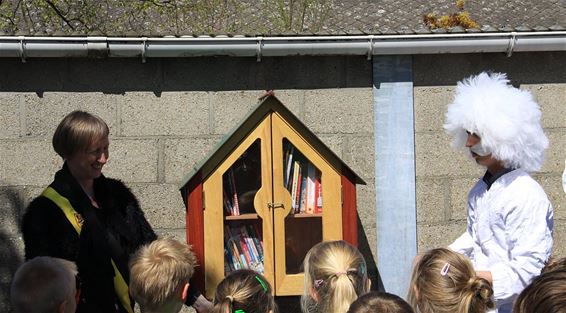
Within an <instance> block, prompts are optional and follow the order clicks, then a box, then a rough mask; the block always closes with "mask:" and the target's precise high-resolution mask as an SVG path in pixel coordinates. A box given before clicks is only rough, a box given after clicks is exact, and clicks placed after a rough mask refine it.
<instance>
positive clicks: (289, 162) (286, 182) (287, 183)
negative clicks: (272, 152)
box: [285, 145, 295, 189]
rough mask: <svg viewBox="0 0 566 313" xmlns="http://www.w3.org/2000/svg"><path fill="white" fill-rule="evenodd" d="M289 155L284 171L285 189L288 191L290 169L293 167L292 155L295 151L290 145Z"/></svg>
mask: <svg viewBox="0 0 566 313" xmlns="http://www.w3.org/2000/svg"><path fill="white" fill-rule="evenodd" d="M289 146H290V148H289V155H288V157H287V166H286V168H285V169H286V171H285V188H287V189H289V186H290V185H291V184H290V180H291V173H292V167H293V153H294V150H295V147H293V146H292V145H289Z"/></svg>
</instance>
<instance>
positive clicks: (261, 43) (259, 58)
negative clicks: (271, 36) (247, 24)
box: [256, 37, 263, 62]
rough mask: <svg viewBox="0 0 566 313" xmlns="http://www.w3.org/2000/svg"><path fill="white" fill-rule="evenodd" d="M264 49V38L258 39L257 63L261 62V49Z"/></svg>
mask: <svg viewBox="0 0 566 313" xmlns="http://www.w3.org/2000/svg"><path fill="white" fill-rule="evenodd" d="M262 47H263V37H257V43H256V56H257V57H256V62H261V49H262Z"/></svg>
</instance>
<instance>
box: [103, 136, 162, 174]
mask: <svg viewBox="0 0 566 313" xmlns="http://www.w3.org/2000/svg"><path fill="white" fill-rule="evenodd" d="M157 158H158V145H157V140H149V139H131V140H130V139H115V140H111V141H110V155H109V159H108V163H107V164H106V166H105V167H104V168H105V169H104V173H105V175H107V176H108V177H112V178H117V179H120V180H123V181H125V182H157Z"/></svg>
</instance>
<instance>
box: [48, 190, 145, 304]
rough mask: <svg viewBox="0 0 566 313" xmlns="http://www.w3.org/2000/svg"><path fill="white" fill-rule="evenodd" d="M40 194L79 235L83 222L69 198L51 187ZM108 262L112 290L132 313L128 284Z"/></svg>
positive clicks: (114, 265)
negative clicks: (112, 281) (111, 274)
mask: <svg viewBox="0 0 566 313" xmlns="http://www.w3.org/2000/svg"><path fill="white" fill-rule="evenodd" d="M41 195H42V196H44V197H46V198H47V199H49V200H51V201H53V203H55V204H56V205H57V206H58V207H59V208H60V209H61V211H63V213H64V214H65V216H66V217H67V219H68V220H69V222H70V223H71V225H73V227H74V228H75V230H76V231H77V234H79V235H80V234H81V227H82V222H83V221H82V217H81V215H80V214H79V213H77V211H75V209H74V208H73V206H72V205H71V203H70V202H69V200H68V199H67V198H65V197H63V196H62V195H60V194H59V193H58V192H57V191H56V190H55V189H53V188H51V187H47V188H46V189H45V190H44V191H43V193H42V194H41ZM110 262H111V263H112V267H113V268H114V291H116V295H118V299H120V302H121V303H122V306H123V307H124V308H125V309H126V311H128V313H134V310H133V309H132V304H131V302H130V296H129V293H128V284H126V281H125V280H124V277H123V276H122V274H121V273H120V271H119V270H118V267H116V264H115V263H114V260H112V259H110Z"/></svg>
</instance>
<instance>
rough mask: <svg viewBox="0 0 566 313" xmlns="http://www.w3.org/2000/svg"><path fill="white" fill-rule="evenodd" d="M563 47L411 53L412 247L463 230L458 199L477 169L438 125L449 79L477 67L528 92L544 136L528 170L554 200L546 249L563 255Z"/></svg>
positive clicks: (446, 240) (449, 94) (440, 241)
mask: <svg viewBox="0 0 566 313" xmlns="http://www.w3.org/2000/svg"><path fill="white" fill-rule="evenodd" d="M565 62H566V53H563V52H561V53H558V52H556V53H533V54H527V53H520V54H515V55H513V56H512V57H511V58H507V57H506V56H505V55H503V54H501V55H499V54H497V55H493V54H486V55H481V54H479V55H438V56H418V57H415V58H414V72H413V73H414V108H415V151H416V169H417V223H418V226H417V228H418V245H419V251H423V250H426V249H429V248H432V247H437V246H445V245H448V244H450V243H451V242H452V241H453V240H454V239H456V238H457V237H458V236H459V235H460V234H461V233H462V232H464V231H465V229H466V208H467V203H466V198H467V194H468V191H469V189H470V188H471V187H472V185H473V184H474V183H475V182H476V181H477V179H479V178H480V177H482V176H483V174H484V169H483V168H482V167H480V166H478V165H476V164H475V162H474V161H473V160H469V159H467V157H465V156H464V154H463V153H461V152H458V151H454V150H453V149H452V148H451V147H450V138H449V137H448V136H447V135H446V134H445V133H444V130H443V128H442V124H443V123H444V114H445V112H446V108H447V106H448V104H449V103H450V102H451V101H452V99H453V93H454V89H455V85H456V82H457V81H459V80H461V79H462V78H464V77H467V76H470V75H472V74H477V73H479V72H480V71H482V70H491V71H494V72H504V73H507V74H508V78H509V79H510V80H511V82H512V84H513V85H515V86H517V87H520V88H522V89H526V90H529V91H531V92H532V93H533V94H534V96H535V97H536V99H537V101H538V103H539V105H540V106H541V109H542V124H543V127H544V130H545V133H546V135H547V136H548V138H549V141H550V147H549V149H548V150H547V151H546V158H545V162H544V165H543V167H542V169H541V171H540V172H538V173H533V176H534V177H535V179H536V180H537V181H538V182H539V183H540V184H541V185H542V187H543V188H544V189H545V191H546V193H547V194H548V195H549V198H550V200H551V202H552V204H553V206H554V217H555V226H554V227H555V232H554V240H555V241H554V253H555V256H556V257H564V256H566V247H565V245H564V241H565V240H566V195H565V194H564V192H563V191H562V179H561V177H562V171H563V170H564V160H565V158H566V73H565V72H564V70H563V66H562V65H561V64H565Z"/></svg>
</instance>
